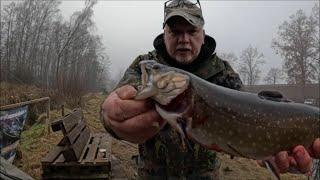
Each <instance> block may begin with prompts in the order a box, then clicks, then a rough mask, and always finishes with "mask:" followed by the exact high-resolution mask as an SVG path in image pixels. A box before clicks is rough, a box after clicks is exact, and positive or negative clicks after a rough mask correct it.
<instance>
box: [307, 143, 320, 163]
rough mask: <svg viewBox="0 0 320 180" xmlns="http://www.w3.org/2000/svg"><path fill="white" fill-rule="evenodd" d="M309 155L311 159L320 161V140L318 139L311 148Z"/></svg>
mask: <svg viewBox="0 0 320 180" xmlns="http://www.w3.org/2000/svg"><path fill="white" fill-rule="evenodd" d="M309 154H310V156H311V157H313V158H316V159H320V138H317V139H316V140H315V141H314V142H313V144H312V145H311V147H310V148H309Z"/></svg>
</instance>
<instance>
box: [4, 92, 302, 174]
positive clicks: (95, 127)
mask: <svg viewBox="0 0 320 180" xmlns="http://www.w3.org/2000/svg"><path fill="white" fill-rule="evenodd" d="M9 89H10V87H9ZM12 89H13V88H11V90H8V89H6V87H5V86H1V90H7V91H8V92H10V91H12ZM26 90H27V88H25V90H24V93H28V92H26ZM33 90H34V91H32V92H36V91H37V90H35V89H33ZM32 92H29V93H32ZM11 94H12V96H15V95H16V94H19V92H16V93H12V92H11ZM33 94H34V93H33ZM105 97H106V95H102V94H100V93H97V94H88V95H86V96H85V98H84V104H83V106H84V108H83V112H84V117H85V119H86V121H87V124H88V126H89V127H90V129H91V131H92V132H105V130H104V128H103V127H102V124H101V123H100V120H99V107H100V104H101V103H102V102H103V100H104V99H105ZM33 98H36V97H34V95H33ZM4 102H6V100H5V99H3V98H2V99H1V104H2V105H3V103H4ZM65 111H66V113H67V112H70V111H71V109H68V108H66V109H65ZM44 116H45V115H44V114H41V115H40V116H39V117H38V121H37V123H35V124H33V125H32V126H30V127H27V128H26V130H25V131H23V133H22V135H21V143H20V145H19V147H18V155H17V157H16V160H15V162H14V164H15V165H16V166H17V167H19V168H20V169H22V170H23V171H25V172H26V173H28V174H29V175H31V176H32V177H34V178H35V179H40V178H41V163H40V162H41V158H42V157H44V156H45V155H46V153H48V152H49V151H50V150H51V149H52V148H53V147H54V145H56V144H57V143H58V142H59V141H60V139H61V138H62V134H60V133H52V132H51V133H47V131H46V130H47V127H46V126H45V125H44V119H45V117H44ZM50 116H51V120H54V119H56V118H59V117H60V116H61V112H60V110H52V111H51V112H50ZM112 153H113V155H114V158H117V159H119V160H120V162H121V165H122V167H123V169H124V171H125V174H126V176H127V177H128V179H135V178H136V175H137V172H136V167H135V164H134V161H133V160H132V159H131V157H132V156H133V155H137V154H138V149H137V145H135V144H132V143H128V142H124V141H118V140H116V139H113V142H112ZM218 157H219V158H220V159H221V162H222V167H221V179H223V180H254V179H257V180H258V179H259V180H264V179H265V180H272V179H273V178H272V176H271V175H270V173H269V172H268V171H267V170H266V169H264V168H261V167H259V166H258V165H257V163H256V161H254V160H249V159H244V158H237V157H236V158H234V159H231V158H230V157H229V156H228V155H225V154H218ZM281 178H282V179H284V180H298V179H299V180H300V179H302V180H303V179H308V178H307V177H306V176H303V175H292V174H284V175H282V176H281Z"/></svg>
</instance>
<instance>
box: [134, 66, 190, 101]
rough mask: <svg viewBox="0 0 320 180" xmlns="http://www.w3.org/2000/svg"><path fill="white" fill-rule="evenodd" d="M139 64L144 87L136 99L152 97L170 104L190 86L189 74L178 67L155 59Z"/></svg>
mask: <svg viewBox="0 0 320 180" xmlns="http://www.w3.org/2000/svg"><path fill="white" fill-rule="evenodd" d="M139 65H140V68H141V84H142V87H141V88H140V89H139V90H138V93H137V95H136V96H135V99H136V100H143V99H147V98H152V99H153V100H155V101H156V102H158V103H159V104H161V105H168V104H169V103H170V102H171V101H172V100H173V99H175V98H176V97H177V96H178V95H180V94H181V93H183V92H184V91H185V90H186V89H187V88H188V86H189V82H190V78H189V76H188V75H186V74H183V72H179V70H177V69H176V68H172V67H169V66H166V65H163V64H160V63H158V62H156V61H154V60H144V61H141V62H140V63H139Z"/></svg>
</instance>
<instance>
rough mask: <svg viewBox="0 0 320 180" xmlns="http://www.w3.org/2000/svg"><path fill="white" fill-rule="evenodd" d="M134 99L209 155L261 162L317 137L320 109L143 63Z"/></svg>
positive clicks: (310, 143) (319, 125)
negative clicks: (148, 104) (151, 106)
mask: <svg viewBox="0 0 320 180" xmlns="http://www.w3.org/2000/svg"><path fill="white" fill-rule="evenodd" d="M140 67H141V72H142V75H141V80H142V87H141V89H139V91H138V93H137V95H136V97H135V98H136V99H137V100H142V99H147V98H152V99H153V100H154V101H156V110H157V111H158V113H159V114H160V116H161V117H162V118H163V119H166V120H167V121H168V123H169V124H170V125H171V126H172V127H173V128H174V129H176V130H177V131H178V132H179V133H180V134H181V137H182V139H184V138H190V139H192V140H194V141H195V142H197V143H199V144H201V145H203V146H204V147H206V148H208V149H213V150H222V151H223V152H226V153H228V154H231V155H234V156H241V157H246V158H250V159H258V160H263V159H265V158H266V157H269V156H270V155H274V154H276V153H278V152H280V151H285V150H287V151H290V150H292V148H293V147H295V146H296V145H303V146H304V147H306V148H309V147H310V146H311V145H312V143H313V141H314V140H315V139H316V138H319V137H320V111H319V108H317V107H313V106H309V105H305V104H300V103H294V102H277V101H272V100H269V99H266V98H264V97H263V96H259V95H257V94H253V93H249V92H241V91H237V90H233V89H229V88H225V87H222V86H218V85H215V84H212V83H209V82H207V81H205V80H203V79H201V78H199V77H197V76H195V75H193V74H191V73H189V72H186V71H183V70H181V69H177V68H173V67H169V66H166V65H162V64H159V63H157V62H155V61H152V60H146V61H142V62H141V63H140Z"/></svg>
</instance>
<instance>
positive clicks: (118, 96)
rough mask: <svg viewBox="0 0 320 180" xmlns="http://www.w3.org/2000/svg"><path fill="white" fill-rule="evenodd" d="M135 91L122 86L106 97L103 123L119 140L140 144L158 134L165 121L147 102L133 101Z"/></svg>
mask: <svg viewBox="0 0 320 180" xmlns="http://www.w3.org/2000/svg"><path fill="white" fill-rule="evenodd" d="M136 93H137V90H136V89H135V88H134V87H132V86H129V85H125V86H122V87H120V88H118V89H116V90H115V91H113V92H112V93H110V95H109V96H108V97H107V99H106V100H105V101H104V103H103V104H102V115H103V119H104V121H105V122H104V123H105V124H106V125H107V126H109V127H110V128H111V129H112V130H113V131H114V132H115V133H116V134H117V135H118V136H119V137H120V138H122V139H124V140H127V141H130V142H133V143H142V142H144V141H146V140H147V139H149V138H151V137H152V136H154V135H155V134H157V133H158V132H159V130H160V129H161V128H162V127H163V126H164V124H165V121H164V120H163V119H162V118H161V117H160V116H159V114H158V113H157V112H156V110H155V108H154V104H153V103H152V102H151V101H149V100H143V101H141V100H139V101H137V100H134V99H133V98H134V97H135V95H136Z"/></svg>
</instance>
